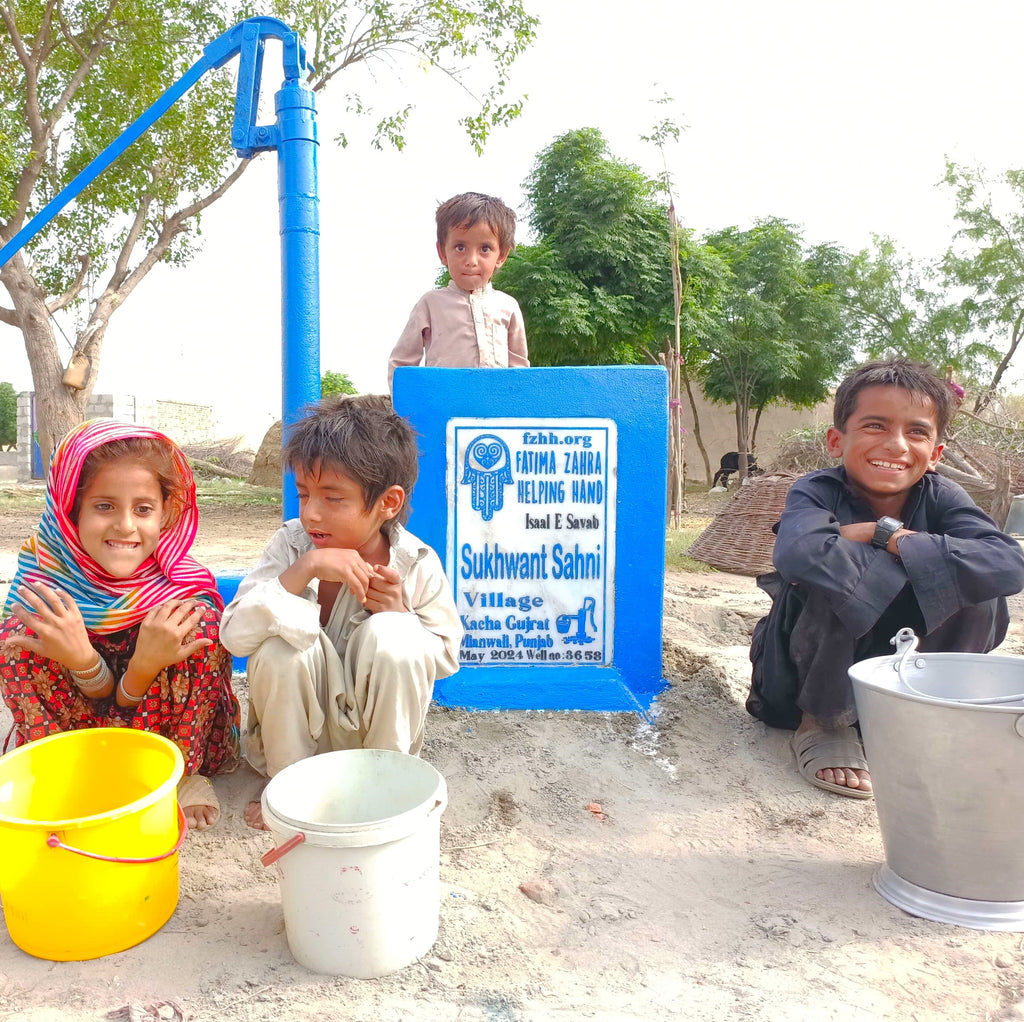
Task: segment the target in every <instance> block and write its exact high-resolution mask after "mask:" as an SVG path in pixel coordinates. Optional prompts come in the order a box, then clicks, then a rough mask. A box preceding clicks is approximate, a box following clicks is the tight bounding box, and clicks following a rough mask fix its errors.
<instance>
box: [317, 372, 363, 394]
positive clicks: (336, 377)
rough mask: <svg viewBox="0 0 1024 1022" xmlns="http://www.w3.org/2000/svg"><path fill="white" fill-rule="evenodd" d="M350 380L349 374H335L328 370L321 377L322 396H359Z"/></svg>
mask: <svg viewBox="0 0 1024 1022" xmlns="http://www.w3.org/2000/svg"><path fill="white" fill-rule="evenodd" d="M358 393H359V391H357V390H356V388H355V387H354V386H353V384H352V381H351V380H350V379H349V378H348V373H335V372H331V370H330V369H328V370H327V371H326V372H325V373H324V374H323V376H321V377H320V396H321V397H330V396H331V395H332V394H358Z"/></svg>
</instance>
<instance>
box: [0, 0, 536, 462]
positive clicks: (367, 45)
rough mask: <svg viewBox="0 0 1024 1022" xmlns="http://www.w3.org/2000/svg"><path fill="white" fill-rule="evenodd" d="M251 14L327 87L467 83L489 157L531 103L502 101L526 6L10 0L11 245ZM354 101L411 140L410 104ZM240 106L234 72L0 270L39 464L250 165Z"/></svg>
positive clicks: (0, 192) (4, 135)
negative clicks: (389, 80) (31, 407)
mask: <svg viewBox="0 0 1024 1022" xmlns="http://www.w3.org/2000/svg"><path fill="white" fill-rule="evenodd" d="M255 13H258V14H273V15H276V16H279V17H281V18H282V19H283V20H285V21H286V22H287V23H289V24H291V25H293V26H294V27H295V28H296V29H297V30H298V31H299V32H300V33H301V34H302V36H303V37H304V38H309V37H311V38H312V44H311V46H310V58H311V62H312V64H313V65H314V67H315V69H316V70H315V71H314V72H313V73H312V74H311V76H310V84H311V87H312V88H313V89H314V90H315V91H320V90H322V89H325V88H327V87H328V86H329V85H331V83H332V82H333V81H334V79H335V78H336V76H337V75H339V73H340V72H342V71H344V70H346V69H350V68H353V67H357V66H360V65H371V64H373V63H377V64H383V65H387V66H392V65H394V66H396V67H397V66H400V65H401V64H402V62H403V60H406V61H407V62H408V64H409V65H410V66H413V67H427V68H432V69H436V70H438V71H440V72H442V73H443V74H446V75H448V76H450V77H451V78H453V79H454V80H455V81H456V83H458V84H460V85H464V86H466V91H468V92H469V94H470V96H471V102H472V104H473V107H474V108H473V110H472V111H471V112H470V113H468V114H466V115H465V116H464V117H463V118H462V123H463V124H464V125H465V127H466V130H467V132H468V134H469V138H470V141H471V142H472V144H473V145H474V146H475V147H476V148H477V149H478V150H479V148H480V147H481V146H482V144H483V142H484V140H485V139H486V137H487V134H488V131H489V130H490V129H491V128H492V127H494V126H497V125H501V124H505V123H506V122H508V121H509V120H511V119H512V118H514V117H516V116H518V114H519V112H520V109H521V103H520V102H504V101H502V94H503V92H504V90H505V88H506V86H507V80H508V72H509V68H510V65H511V63H512V62H513V61H514V60H515V58H516V57H517V56H518V55H519V54H520V53H521V52H522V51H523V50H524V49H525V48H526V47H527V46H528V45H529V43H530V42H531V41H532V39H533V35H534V28H535V24H536V22H535V19H534V18H532V17H531V16H530V15H528V14H527V13H526V11H525V9H524V7H523V6H522V3H521V0H329V2H323V0H288V2H276V3H274V2H271V0H265V2H254V3H248V4H244V3H240V4H239V5H237V6H235V5H234V0H63V2H55V0H18V2H16V3H5V2H2V0H0V72H2V73H0V242H3V241H6V240H8V239H10V238H11V237H13V236H14V235H15V234H16V233H17V231H18V230H19V229H20V228H21V227H22V226H23V225H24V224H25V223H26V222H27V221H28V220H29V219H30V218H31V217H32V216H33V215H34V214H35V213H36V212H37V211H38V210H39V209H40V208H42V206H43V205H44V204H45V203H46V202H47V201H48V200H49V199H50V198H52V197H53V195H54V194H55V193H56V192H57V191H58V190H59V189H60V188H61V187H63V186H64V185H65V184H66V183H67V182H68V181H70V180H71V179H72V177H73V176H74V175H75V174H76V173H77V172H78V171H79V170H80V169H82V168H83V167H84V166H85V165H86V164H87V163H88V162H89V161H90V160H91V159H92V158H93V157H94V156H95V155H96V154H97V153H98V152H99V151H100V150H101V149H102V148H103V147H104V146H106V145H107V144H108V143H109V142H111V141H112V140H113V139H114V138H115V137H116V136H117V135H118V134H119V133H120V132H121V131H122V130H123V128H124V127H125V126H126V125H127V124H129V123H130V122H131V121H132V120H133V119H134V118H135V117H137V116H138V115H139V114H140V113H142V111H143V110H145V109H146V108H147V107H148V106H150V105H151V104H152V103H153V102H154V101H155V100H156V99H157V98H158V97H159V96H160V95H161V94H162V93H163V92H164V91H165V90H166V89H167V88H168V87H169V86H170V85H171V84H172V83H173V82H174V81H175V80H177V79H178V78H179V77H180V76H181V75H182V74H183V72H184V71H185V70H186V69H187V68H188V67H189V66H190V65H191V64H193V63H194V62H195V60H196V59H197V58H198V56H199V53H200V49H201V47H202V46H204V45H205V44H206V43H208V42H209V41H211V40H212V39H214V38H215V37H216V36H217V35H219V34H220V33H221V32H223V31H224V29H225V28H226V27H227V26H229V25H230V24H232V23H234V22H236V21H238V20H240V19H241V18H242V17H245V16H247V15H250V14H255ZM473 57H476V58H477V61H476V66H478V67H484V68H486V69H487V75H488V77H487V80H486V81H485V82H484V83H483V88H482V89H480V88H478V87H477V82H476V81H473V82H472V83H470V82H468V81H467V79H466V75H467V74H468V72H466V71H464V70H463V69H464V68H465V67H466V66H467V65H468V64H469V63H471V58H473ZM346 80H347V77H346ZM473 88H477V91H478V93H479V95H478V96H476V97H474V96H473V92H472V89H473ZM462 94H463V95H464V94H465V92H463V93H462ZM349 101H350V105H351V106H352V107H353V109H355V110H356V111H359V112H364V113H370V114H371V115H372V116H375V117H377V118H378V120H377V124H376V127H377V134H376V138H377V142H376V144H378V145H381V144H384V142H390V143H393V144H395V145H397V146H399V147H401V146H402V145H403V143H404V138H403V128H404V126H405V124H406V122H407V119H408V117H409V115H410V111H411V110H412V106H411V105H406V106H405V107H403V108H402V109H401V110H399V111H397V112H396V111H383V112H380V113H374V112H373V111H370V110H369V109H368V107H367V105H366V104H365V103H363V101H362V100H361V99H360V98H359V97H358V96H353V95H350V96H349ZM232 112H233V94H232V87H231V71H230V68H226V69H223V70H221V71H220V72H217V73H214V74H208V75H206V76H205V77H204V78H203V79H202V80H201V81H200V82H199V83H198V84H197V85H196V86H195V87H194V88H193V89H192V90H191V91H190V92H189V93H188V94H187V95H186V96H185V97H183V98H182V99H181V100H179V102H178V103H177V104H175V106H174V107H173V108H172V109H171V110H170V111H168V113H166V114H165V115H164V117H162V118H161V120H160V121H159V122H158V123H157V124H156V125H154V127H153V128H152V129H151V130H150V131H149V132H148V133H147V134H146V136H145V137H144V138H142V139H140V140H139V141H138V142H137V143H135V145H133V146H132V147H131V148H130V149H129V150H127V151H126V152H125V153H124V154H123V155H122V156H121V157H120V158H119V159H118V160H117V162H116V163H115V164H114V165H113V166H112V167H110V168H109V169H108V170H107V171H106V172H105V173H104V174H102V175H101V176H100V177H99V178H98V179H97V180H96V181H95V182H94V183H93V185H91V186H90V187H89V188H88V189H87V190H86V192H84V193H83V194H82V195H81V196H80V197H79V199H78V200H77V202H76V203H75V204H74V205H73V206H72V207H69V208H68V209H66V210H65V211H64V212H62V213H61V214H60V215H59V216H57V217H56V218H55V219H54V220H53V221H52V222H51V224H50V226H49V228H48V229H47V230H45V231H44V232H42V233H41V234H40V235H38V236H37V237H36V239H35V240H34V241H33V242H32V243H31V244H30V245H29V246H28V248H27V250H26V251H24V252H22V253H19V254H18V255H16V256H14V258H12V259H11V260H10V261H9V262H8V263H7V264H6V265H5V266H4V267H3V268H2V269H0V283H2V284H3V285H4V287H5V288H6V289H7V293H8V295H9V299H10V304H9V305H7V306H4V305H0V323H4V324H6V325H8V326H11V327H14V328H15V329H17V330H20V331H21V333H22V336H23V339H24V343H25V348H26V351H27V353H28V359H29V363H30V366H31V369H32V378H33V384H34V388H35V392H36V408H37V412H38V417H39V424H40V430H39V434H40V445H41V447H42V448H43V452H44V457H48V455H49V451H50V450H51V449H52V447H53V444H54V442H55V440H56V439H57V438H58V437H59V436H61V435H62V434H63V433H64V432H65V431H66V430H67V429H68V428H69V427H70V426H72V425H73V424H74V423H76V422H78V421H80V419H81V418H82V415H83V413H84V409H85V406H86V402H87V400H88V397H89V395H90V393H91V392H92V389H93V387H94V385H95V382H96V378H97V373H98V371H99V366H100V356H101V351H102V345H103V337H104V333H105V331H106V328H107V324H108V322H109V320H110V317H111V315H113V314H114V313H115V312H116V310H117V309H118V308H119V307H120V306H121V305H122V304H123V303H124V302H125V300H126V299H127V298H128V296H129V295H130V294H131V293H132V292H133V291H134V289H135V288H136V287H137V286H138V284H139V282H140V281H141V280H142V279H143V278H144V277H145V276H146V274H147V273H148V272H149V271H150V270H151V269H152V268H153V267H154V266H155V265H156V264H157V263H158V262H160V261H165V262H171V263H182V262H185V261H186V260H188V258H189V257H190V256H191V255H192V254H193V253H194V252H195V250H196V247H197V245H198V244H199V233H200V231H199V223H200V216H201V214H202V213H203V211H204V210H205V209H206V208H207V207H209V206H210V205H211V204H212V203H213V202H215V201H216V200H217V199H219V198H220V197H221V196H222V195H224V194H225V192H226V191H227V190H228V189H229V188H230V187H231V186H232V185H233V184H234V182H235V181H237V180H238V178H239V177H240V176H241V174H242V173H243V172H244V171H245V169H246V167H247V166H248V162H249V161H238V160H237V159H236V158H235V156H234V153H233V151H232V149H231V148H230V145H229V140H230V127H231V118H232ZM341 141H344V140H343V139H342V140H341ZM69 307H70V308H74V309H76V310H77V311H78V323H77V325H76V337H75V341H74V353H73V356H72V360H71V365H70V366H69V367H68V370H67V372H65V368H64V365H63V362H62V359H61V357H60V353H59V350H58V346H57V342H56V338H55V334H54V329H53V320H52V316H53V314H54V313H56V312H58V311H59V310H61V309H65V308H69ZM65 379H66V380H67V383H65V382H64V381H65Z"/></svg>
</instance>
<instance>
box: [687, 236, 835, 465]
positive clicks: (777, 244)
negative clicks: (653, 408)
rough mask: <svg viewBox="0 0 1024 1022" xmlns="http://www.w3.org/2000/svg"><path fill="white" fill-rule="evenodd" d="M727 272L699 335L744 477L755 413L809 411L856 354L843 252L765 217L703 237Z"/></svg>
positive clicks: (709, 389) (707, 383) (708, 378)
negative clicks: (729, 418) (728, 412)
mask: <svg viewBox="0 0 1024 1022" xmlns="http://www.w3.org/2000/svg"><path fill="white" fill-rule="evenodd" d="M705 241H706V243H707V244H708V246H709V247H710V248H711V249H713V250H714V251H715V252H716V253H717V254H718V256H719V258H720V259H721V261H722V263H724V264H725V266H726V267H727V268H728V272H727V276H726V277H725V279H724V281H723V282H722V287H721V290H720V292H719V302H718V307H717V308H718V311H717V315H716V316H715V317H714V318H713V321H712V322H711V328H710V329H708V330H707V331H706V333H705V334H704V335H703V336H702V338H701V344H702V345H703V347H704V348H705V349H706V351H707V353H708V360H707V364H706V366H705V369H704V375H703V386H704V392H705V394H706V395H707V397H708V398H710V399H711V400H713V401H719V402H722V403H729V404H732V405H733V406H734V408H735V413H736V450H737V451H738V452H739V455H740V458H739V466H740V475H741V477H742V476H744V475H745V471H746V457H745V455H746V454H747V453H748V452H749V451H750V450H751V448H752V446H753V441H754V439H755V434H754V426H755V424H756V418H755V422H753V423H752V422H751V418H750V413H751V411H752V410H753V411H754V412H755V415H756V416H759V414H760V411H761V410H763V409H764V408H765V407H766V406H767V405H769V404H771V403H786V404H793V405H796V406H798V407H807V406H810V405H813V404H815V403H816V402H817V401H820V400H822V399H824V397H825V396H826V395H827V393H828V387H829V385H830V384H831V383H832V382H833V381H834V380H835V378H836V376H837V375H838V373H839V371H840V370H841V369H842V368H843V367H844V365H846V364H847V362H848V361H849V360H850V358H851V356H852V346H851V344H850V341H849V339H848V337H847V336H845V332H844V330H843V318H842V306H841V304H840V300H839V296H838V294H837V292H836V281H837V277H838V276H839V274H838V272H837V271H838V269H839V268H840V267H841V265H842V262H843V255H842V252H841V251H840V250H838V249H835V248H834V247H832V246H820V247H819V248H817V249H812V250H811V251H809V252H805V251H804V249H803V244H802V240H801V236H800V234H799V232H798V231H797V230H796V229H795V228H794V227H793V226H792V225H791V224H788V223H786V222H785V221H784V220H780V219H777V218H769V219H765V220H759V221H758V222H757V223H755V225H754V226H753V227H752V228H750V229H749V230H746V231H741V230H739V229H738V228H736V227H729V228H726V229H725V230H722V231H717V232H715V233H712V234H710V235H708V236H707V237H706V238H705Z"/></svg>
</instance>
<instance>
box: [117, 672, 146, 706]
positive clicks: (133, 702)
mask: <svg viewBox="0 0 1024 1022" xmlns="http://www.w3.org/2000/svg"><path fill="white" fill-rule="evenodd" d="M127 673H128V672H127V671H125V674H127ZM117 692H118V695H120V696H121V698H122V699H124V701H125V703H127V704H128V705H129V706H138V705H139V703H141V702H142V700H143V697H144V696H145V694H146V693H145V692H143V693H142V695H140V696H133V695H132V694H131V693H130V692H129V691H128V690H127V689H126V688H125V687H124V674H122V675H121V680H120V681H119V682H118V683H117Z"/></svg>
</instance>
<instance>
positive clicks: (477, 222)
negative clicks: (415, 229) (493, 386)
mask: <svg viewBox="0 0 1024 1022" xmlns="http://www.w3.org/2000/svg"><path fill="white" fill-rule="evenodd" d="M436 220H437V254H438V255H439V256H440V257H441V262H442V263H444V265H445V266H447V267H448V272H449V273H450V274H451V278H452V279H451V281H450V282H449V284H448V286H447V287H445V288H441V289H439V290H436V291H428V292H427V293H426V294H425V295H424V296H423V297H422V298H421V299H420V300H419V301H418V302H417V303H416V306H415V308H414V309H413V310H412V315H411V316H410V317H409V322H408V323H407V324H406V326H405V329H404V330H403V331H402V336H401V337H400V338H399V340H398V343H397V344H396V345H395V347H394V350H393V351H392V352H391V358H390V360H389V361H388V387H391V379H392V377H393V376H394V373H395V369H396V368H398V366H416V365H420V363H422V364H423V365H428V366H448V367H460V366H461V367H465V368H478V367H481V366H483V367H496V368H500V369H504V368H506V367H509V366H513V367H515V366H528V365H529V364H530V360H529V359H528V358H527V355H526V330H525V329H524V327H523V314H522V312H521V311H520V309H519V303H518V302H517V301H516V300H515V299H514V298H513V297H512V296H511V295H507V294H505V293H504V292H503V291H495V290H494V288H493V287H492V286H491V277H493V276H494V274H495V272H496V271H497V270H498V269H500V268H501V266H502V265H503V264H504V262H505V260H506V259H507V258H508V254H509V252H511V251H512V249H513V248H515V237H516V215H515V213H514V212H513V211H512V210H511V209H509V208H508V206H506V205H505V203H503V202H502V201H501V199H496V198H494V197H493V196H491V195H481V194H480V193H479V192H465V193H463V194H462V195H456V196H455V197H454V198H452V199H449V200H448V201H447V202H445V203H442V204H441V205H440V206H439V207H438V209H437V215H436Z"/></svg>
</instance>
